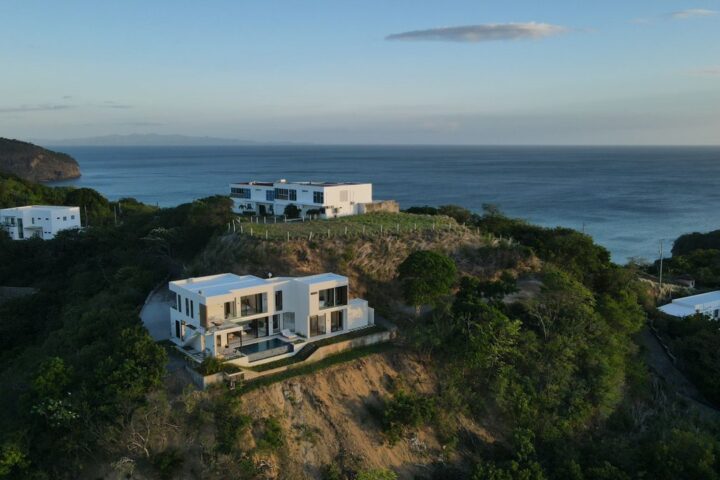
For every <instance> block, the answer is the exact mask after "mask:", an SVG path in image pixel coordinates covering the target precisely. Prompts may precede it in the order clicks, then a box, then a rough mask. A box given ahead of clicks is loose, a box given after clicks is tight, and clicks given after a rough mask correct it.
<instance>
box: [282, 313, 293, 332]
mask: <svg viewBox="0 0 720 480" xmlns="http://www.w3.org/2000/svg"><path fill="white" fill-rule="evenodd" d="M283 330H290V331H291V332H294V331H295V312H285V313H283Z"/></svg>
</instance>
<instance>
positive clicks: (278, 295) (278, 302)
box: [275, 290, 283, 312]
mask: <svg viewBox="0 0 720 480" xmlns="http://www.w3.org/2000/svg"><path fill="white" fill-rule="evenodd" d="M282 309H283V298H282V290H278V291H277V292H275V311H276V312H279V311H280V310H282Z"/></svg>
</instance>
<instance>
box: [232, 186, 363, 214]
mask: <svg viewBox="0 0 720 480" xmlns="http://www.w3.org/2000/svg"><path fill="white" fill-rule="evenodd" d="M230 196H231V197H232V199H233V202H234V211H235V213H252V214H255V215H283V214H284V212H285V207H287V206H288V205H291V204H292V205H295V206H296V207H297V208H298V209H300V215H301V216H305V215H312V214H316V215H318V216H319V217H321V218H334V217H343V216H347V215H357V214H359V213H365V206H366V205H368V204H372V203H373V199H372V184H371V183H331V182H288V181H287V180H278V181H277V182H244V183H233V184H231V185H230Z"/></svg>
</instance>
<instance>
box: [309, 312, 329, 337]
mask: <svg viewBox="0 0 720 480" xmlns="http://www.w3.org/2000/svg"><path fill="white" fill-rule="evenodd" d="M318 335H325V314H322V315H313V316H312V317H310V336H311V337H316V336H318Z"/></svg>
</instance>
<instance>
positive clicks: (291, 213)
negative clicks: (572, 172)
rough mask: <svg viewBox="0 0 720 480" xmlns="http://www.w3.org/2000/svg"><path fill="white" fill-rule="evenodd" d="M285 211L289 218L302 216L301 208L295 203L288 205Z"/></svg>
mask: <svg viewBox="0 0 720 480" xmlns="http://www.w3.org/2000/svg"><path fill="white" fill-rule="evenodd" d="M283 213H284V214H285V216H286V217H287V218H300V209H299V208H298V207H297V205H295V204H294V203H291V204H289V205H287V206H286V207H285V210H284V211H283Z"/></svg>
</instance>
